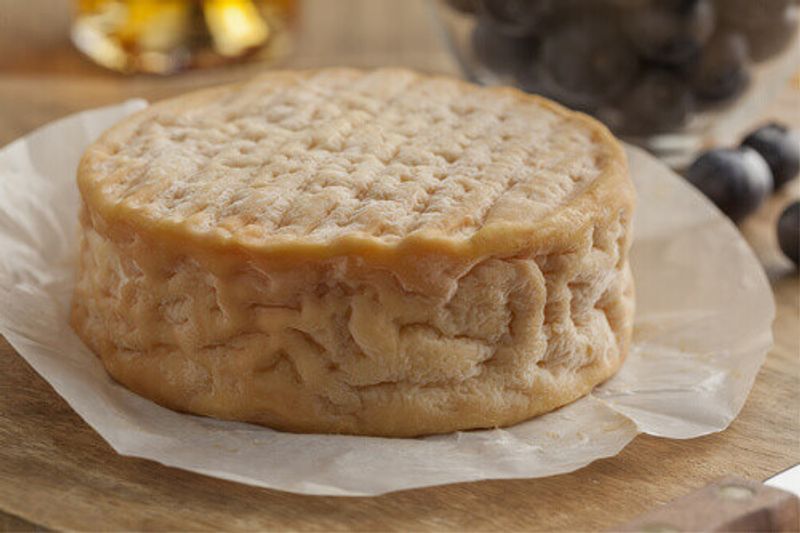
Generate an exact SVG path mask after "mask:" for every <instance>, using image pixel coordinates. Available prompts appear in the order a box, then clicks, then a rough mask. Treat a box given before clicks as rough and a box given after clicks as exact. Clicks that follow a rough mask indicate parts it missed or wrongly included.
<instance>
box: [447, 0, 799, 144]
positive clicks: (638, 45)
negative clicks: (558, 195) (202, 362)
mask: <svg viewBox="0 0 800 533" xmlns="http://www.w3.org/2000/svg"><path fill="white" fill-rule="evenodd" d="M448 3H450V5H451V6H453V7H454V8H456V9H458V10H460V11H462V12H464V13H468V14H470V15H471V16H473V17H474V18H475V20H476V24H475V28H474V31H473V33H472V48H473V51H474V55H475V57H476V58H477V59H478V60H479V61H480V63H481V64H482V65H483V66H484V67H486V68H488V69H489V70H491V71H493V72H495V73H497V74H500V75H502V76H504V77H507V78H510V79H511V80H512V81H513V83H515V84H517V85H518V86H520V87H522V88H523V89H525V90H527V91H530V92H535V93H538V94H543V95H545V96H548V97H550V98H553V99H554V100H557V101H560V102H561V103H563V104H565V105H567V106H569V107H572V108H575V109H579V110H582V111H586V112H589V113H592V114H594V115H596V116H598V117H599V118H600V119H601V120H603V121H605V122H606V123H607V124H608V125H609V126H610V127H611V128H612V129H614V130H615V131H617V132H618V133H622V134H628V135H650V134H655V133H663V132H667V131H672V130H675V129H677V128H680V127H682V126H683V125H684V124H685V122H686V121H687V119H688V118H689V117H690V115H691V113H692V112H693V111H694V110H697V109H703V108H708V107H711V106H719V105H721V104H725V103H727V102H731V101H733V100H735V98H736V97H737V96H738V95H739V94H740V93H741V92H742V91H743V89H744V88H745V87H747V85H748V83H749V82H750V77H751V69H750V65H751V64H752V63H754V62H758V61H763V60H765V59H768V58H770V57H773V56H774V55H776V54H778V53H780V52H781V51H782V50H783V49H785V48H786V47H787V46H789V44H790V43H791V42H792V38H793V36H794V33H795V31H796V30H797V27H798V19H800V5H799V4H798V0H449V2H448Z"/></svg>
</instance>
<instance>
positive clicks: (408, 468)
mask: <svg viewBox="0 0 800 533" xmlns="http://www.w3.org/2000/svg"><path fill="white" fill-rule="evenodd" d="M145 105H146V103H145V102H142V101H129V102H126V103H124V104H121V105H117V106H112V107H107V108H103V109H97V110H92V111H87V112H84V113H80V114H77V115H74V116H71V117H68V118H66V119H63V120H60V121H58V122H54V123H52V124H50V125H47V126H45V127H44V128H42V129H40V130H38V131H36V132H34V133H32V134H30V135H28V136H27V137H25V138H23V139H20V140H18V141H16V142H14V143H12V144H10V145H8V146H7V147H6V148H4V149H3V150H2V151H0V333H2V334H3V335H4V336H5V337H6V339H8V341H9V342H10V343H11V344H12V345H13V346H14V347H15V348H16V349H17V351H18V352H19V354H20V355H21V356H22V357H24V358H25V360H26V361H28V363H29V364H30V365H31V366H32V367H33V368H34V369H35V370H36V371H37V372H38V373H39V374H40V375H41V376H42V377H44V379H46V380H47V381H48V382H49V383H50V384H51V385H52V386H53V388H54V389H55V390H56V391H57V392H58V393H59V394H60V395H61V396H62V397H63V398H64V399H65V400H66V401H67V402H68V403H69V404H70V405H71V406H72V408H73V409H75V411H77V412H78V414H79V415H80V416H81V417H83V419H84V420H86V422H88V423H89V425H91V426H92V427H93V428H94V429H95V430H96V431H97V432H98V433H99V434H100V435H101V436H102V437H103V438H104V439H105V440H106V441H108V442H109V443H110V444H111V446H113V448H114V449H115V450H116V451H118V452H119V453H121V454H124V455H131V456H136V457H144V458H147V459H152V460H154V461H158V462H160V463H163V464H166V465H170V466H175V467H179V468H183V469H186V470H191V471H194V472H200V473H203V474H207V475H210V476H216V477H220V478H224V479H229V480H233V481H240V482H242V483H248V484H252V485H258V486H261V487H268V488H274V489H280V490H285V491H292V492H298V493H304V494H328V495H354V496H355V495H377V494H381V493H385V492H389V491H394V490H401V489H409V488H413V487H424V486H429V485H437V484H443V483H453V482H458V481H470V480H479V479H498V478H520V477H543V476H551V475H554V474H561V473H564V472H570V471H572V470H576V469H578V468H581V467H582V466H584V465H586V464H588V463H590V462H592V461H594V460H596V459H600V458H602V457H609V456H613V455H616V454H617V453H618V452H619V451H620V450H622V448H624V447H625V445H627V444H628V443H629V442H630V441H631V440H632V439H633V438H634V437H635V436H636V435H637V434H638V433H648V434H651V435H658V436H660V437H667V438H678V439H687V438H692V437H697V436H700V435H705V434H707V433H713V432H716V431H720V430H723V429H725V428H726V427H727V426H728V424H729V423H730V422H731V420H733V418H734V417H735V416H736V415H737V413H738V412H739V410H740V409H741V407H742V404H743V403H744V401H745V398H746V397H747V394H748V392H749V390H750V388H751V386H752V383H753V380H754V379H755V376H756V373H757V372H758V369H759V367H760V365H761V364H762V362H763V361H764V357H765V354H766V352H767V350H768V349H769V348H770V346H771V342H772V335H771V323H772V319H773V315H774V304H773V300H772V293H771V291H770V287H769V284H768V283H767V280H766V277H765V276H764V274H763V271H762V269H761V267H760V265H759V264H758V262H757V260H756V258H755V257H754V255H753V253H752V252H751V251H750V249H749V248H748V246H747V244H746V243H745V242H744V241H743V240H742V238H741V237H740V235H739V233H738V232H737V231H736V228H735V227H734V226H733V225H732V224H731V223H730V222H728V220H727V219H725V218H724V217H723V216H722V215H721V214H720V213H719V212H718V211H717V210H716V209H715V208H714V207H713V206H711V205H710V204H709V203H708V202H707V201H706V200H705V199H704V198H702V197H701V196H700V195H699V194H698V193H697V192H695V191H694V190H693V189H692V188H691V187H689V186H688V185H686V184H685V183H684V182H683V181H682V180H681V179H680V178H678V177H677V176H676V175H674V174H673V173H672V172H670V171H669V170H668V169H667V168H665V167H664V166H663V165H661V164H660V163H658V162H657V161H656V160H655V159H653V158H651V157H650V156H648V155H646V154H645V153H644V152H641V151H639V150H637V149H634V148H629V150H628V155H629V157H630V164H631V171H632V175H633V177H634V180H635V182H636V187H637V189H638V191H639V207H638V211H637V217H636V220H635V228H636V229H635V232H636V239H635V244H634V247H633V252H632V263H633V270H634V275H635V278H636V286H637V294H638V310H637V316H636V332H635V343H634V349H633V351H632V353H631V354H630V356H629V359H628V361H627V362H626V363H625V365H624V366H623V368H622V370H621V371H620V372H619V374H618V375H617V376H616V377H614V378H613V379H611V380H610V381H609V382H608V383H606V384H604V385H603V386H601V387H599V388H598V389H597V390H595V391H594V393H593V394H591V395H589V396H587V397H585V398H583V399H581V400H579V401H577V402H575V403H573V404H571V405H568V406H566V407H564V408H562V409H559V410H557V411H555V412H553V413H550V414H547V415H544V416H541V417H539V418H535V419H533V420H530V421H528V422H524V423H521V424H518V425H516V426H514V427H510V428H506V429H495V430H486V431H468V432H460V433H454V434H449V435H438V436H432V437H426V438H417V439H383V438H369V437H350V436H336V435H296V434H291V433H282V432H279V431H273V430H270V429H266V428H262V427H257V426H252V425H248V424H241V423H235V422H224V421H218V420H212V419H209V418H202V417H197V416H191V415H185V414H179V413H176V412H173V411H170V410H168V409H165V408H162V407H159V406H158V405H156V404H154V403H152V402H150V401H148V400H145V399H143V398H141V397H139V396H136V395H135V394H133V393H131V392H128V391H127V390H126V389H124V388H123V387H121V386H119V385H117V384H116V383H115V382H113V381H112V380H111V379H110V378H109V377H108V376H107V375H106V373H105V371H104V370H103V367H102V366H101V364H100V362H99V360H98V359H97V358H96V357H95V356H94V355H93V354H92V353H91V352H90V351H89V350H88V349H87V348H86V347H85V346H84V345H83V344H82V343H81V341H80V340H79V339H78V337H77V336H76V335H75V334H74V333H73V332H72V330H71V329H70V327H69V325H68V324H67V316H68V308H69V302H70V297H71V293H72V285H73V277H74V270H75V258H76V251H77V210H78V191H77V188H76V186H75V169H76V165H77V162H78V159H79V157H80V155H81V153H82V151H83V149H84V148H85V147H86V146H87V145H88V144H89V143H90V142H91V141H93V140H94V139H95V138H96V137H97V136H98V135H99V134H100V133H101V132H102V131H103V130H104V129H106V128H107V127H109V126H110V125H112V124H113V123H114V122H116V121H117V120H119V119H121V118H122V117H124V116H126V115H128V114H129V113H132V112H134V111H136V110H138V109H140V108H142V107H144V106H145Z"/></svg>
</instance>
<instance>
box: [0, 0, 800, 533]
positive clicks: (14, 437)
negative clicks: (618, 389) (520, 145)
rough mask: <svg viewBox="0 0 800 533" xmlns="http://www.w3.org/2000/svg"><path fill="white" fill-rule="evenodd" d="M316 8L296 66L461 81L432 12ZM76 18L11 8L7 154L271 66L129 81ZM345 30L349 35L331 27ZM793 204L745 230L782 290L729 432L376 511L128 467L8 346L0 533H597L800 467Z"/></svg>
mask: <svg viewBox="0 0 800 533" xmlns="http://www.w3.org/2000/svg"><path fill="white" fill-rule="evenodd" d="M0 1H2V0H0ZM304 5H305V8H304V10H303V16H302V21H303V24H302V26H301V27H302V30H301V31H302V32H303V36H302V37H301V39H300V46H299V47H298V49H297V51H296V53H295V54H294V55H293V56H292V57H291V58H290V59H289V60H288V61H287V62H286V64H287V65H291V66H316V65H325V64H350V65H357V66H371V65H378V64H402V65H408V66H412V67H416V68H420V69H423V70H431V71H440V72H450V73H455V72H456V67H455V64H454V63H453V62H452V61H451V60H450V59H449V57H448V56H447V53H446V51H445V50H444V49H442V48H441V47H440V43H439V42H438V37H437V36H436V35H435V32H434V29H433V26H432V24H431V22H430V18H429V16H428V13H427V8H426V5H425V3H424V2H423V1H422V0H415V1H409V0H407V1H405V2H396V1H393V0H347V1H345V0H337V1H336V2H330V1H328V0H317V1H315V2H312V1H307V2H305V3H304ZM68 8H69V4H68V3H67V2H64V1H61V2H53V1H52V0H26V1H25V2H11V1H10V0H6V1H3V2H2V6H0V116H1V117H2V120H0V144H4V143H6V142H9V141H11V140H12V139H14V138H16V137H18V136H20V135H23V134H25V133H27V132H28V131H30V130H31V129H33V128H35V127H36V126H38V125H40V124H43V123H45V122H47V121H50V120H53V119H55V118H58V117H60V116H63V115H65V114H68V113H70V112H73V111H76V110H80V109H85V108H89V107H94V106H98V105H103V104H108V103H114V102H118V101H120V100H123V99H125V98H129V97H133V96H141V97H145V98H148V99H157V98H161V97H166V96H169V95H172V94H176V93H179V92H183V91H185V90H188V89H191V88H195V87H199V86H204V85H210V84H214V83H220V82H223V81H229V80H232V79H238V78H241V77H245V76H249V75H251V74H252V73H253V72H254V71H257V70H259V69H261V68H264V67H263V66H261V65H250V66H245V67H240V68H235V69H229V70H216V71H206V72H193V73H188V74H186V75H181V76H177V77H171V78H158V77H150V76H137V77H133V78H122V77H119V76H116V75H114V74H110V73H106V72H104V71H102V70H100V69H98V68H96V67H94V66H92V65H90V64H88V63H87V62H85V61H84V60H82V59H81V58H80V57H79V56H78V55H77V53H75V52H74V51H73V50H72V48H71V47H70V46H69V44H68V43H67V41H66V35H67V31H68V17H69V9H68ZM339 12H341V13H345V14H346V15H342V14H341V13H339ZM342 17H344V19H346V21H347V24H346V27H345V31H342V28H343V26H342V25H341V24H339V23H331V22H330V21H332V20H333V21H341V20H343V18H342ZM798 110H800V89H799V88H787V90H786V91H785V94H783V95H782V96H781V98H780V99H779V100H778V101H776V102H774V103H773V104H772V107H771V109H770V110H769V111H768V112H767V113H766V114H765V117H766V116H773V117H776V118H778V117H779V118H781V119H783V120H789V121H791V122H792V123H793V124H794V125H795V126H797V127H800V116H798V113H800V111H798ZM797 196H798V182H797V180H796V181H795V182H793V183H792V184H791V185H790V187H789V188H788V189H787V190H786V191H784V192H782V193H781V194H780V195H777V196H776V197H775V198H773V199H772V200H770V202H769V203H768V204H767V205H766V206H765V207H764V209H762V210H761V212H759V213H758V214H757V215H756V216H755V217H753V218H752V219H750V220H748V221H747V223H746V224H745V225H744V226H743V231H744V233H745V235H746V236H747V238H748V240H749V241H750V242H751V243H752V244H753V246H754V249H755V250H756V252H757V254H758V255H759V257H760V258H761V259H762V261H763V262H764V265H765V268H766V270H767V272H768V274H769V276H770V279H771V281H772V285H773V289H774V291H775V298H776V304H777V308H778V314H777V318H776V320H775V326H774V333H775V347H774V348H773V350H772V351H771V352H770V354H769V356H768V359H767V362H766V364H765V366H764V368H763V369H762V370H761V373H760V374H759V377H758V379H757V380H756V383H755V386H754V389H753V392H752V394H751V396H750V398H749V399H748V401H747V403H746V405H745V407H744V409H743V411H742V413H741V415H740V416H739V417H738V418H737V419H736V420H735V421H734V422H733V424H732V425H731V427H730V428H729V429H728V430H727V431H725V432H723V433H720V434H716V435H710V436H707V437H703V438H698V439H692V440H684V441H679V440H664V439H657V438H653V437H639V438H637V439H636V440H635V441H634V442H633V443H632V444H631V445H630V446H628V448H626V449H625V450H624V451H623V452H622V453H620V454H619V455H618V456H617V457H614V458H612V459H606V460H602V461H598V462H596V463H594V464H592V465H591V466H589V467H587V468H584V469H582V470H580V471H578V472H575V473H572V474H567V475H561V476H556V477H552V478H547V479H536V480H513V481H484V482H478V483H463V484H457V485H450V486H445V487H436V488H429V489H421V490H412V491H404V492H399V493H393V494H388V495H385V496H381V497H377V498H332V497H309V496H298V495H294V494H289V493H283V492H278V491H270V490H264V489H256V488H252V487H248V486H245V485H240V484H236V483H231V482H227V481H221V480H217V479H213V478H208V477H204V476H201V475H197V474H193V473H189V472H184V471H181V470H177V469H173V468H169V467H165V466H162V465H160V464H157V463H153V462H150V461H146V460H141V459H132V458H127V457H122V456H120V455H117V454H116V453H115V452H114V451H113V450H111V448H110V447H109V446H108V445H107V444H106V443H105V442H104V441H103V440H102V439H101V438H100V437H99V436H98V435H97V434H96V433H95V432H94V431H93V430H91V429H90V428H89V427H88V426H87V425H86V424H85V423H84V422H83V421H82V420H81V419H80V418H79V417H78V416H77V415H76V414H75V413H74V412H73V411H72V410H71V409H70V408H69V407H68V406H67V405H66V403H65V402H64V401H63V400H61V398H60V397H59V396H57V395H56V394H55V393H54V392H53V390H52V389H51V388H50V386H49V385H48V384H47V383H46V382H45V381H44V380H42V379H41V378H40V377H39V376H38V375H37V374H36V373H35V372H33V371H32V370H31V369H30V367H28V365H27V364H26V363H25V362H24V360H22V358H20V357H19V356H17V355H16V354H15V353H14V350H13V349H12V348H11V347H10V346H8V344H7V343H5V341H4V340H1V339H0V391H1V392H0V510H2V511H4V512H5V513H6V514H5V515H0V528H2V529H10V530H16V529H24V528H33V527H35V526H41V527H46V528H52V529H80V530H86V529H106V530H108V529H114V530H117V529H147V530H151V529H152V530H168V529H170V530H175V529H180V530H187V529H224V530H234V529H273V530H274V529H279V530H284V529H291V530H309V531H319V530H345V529H347V530H352V529H356V530H410V529H413V530H448V531H452V530H530V529H539V530H554V529H566V530H587V529H600V528H608V527H611V526H613V525H615V524H619V523H622V522H624V521H627V520H630V519H631V518H633V517H634V516H636V515H638V514H640V513H642V512H644V511H645V510H647V509H650V508H652V507H653V506H655V505H657V504H659V503H664V502H666V501H669V500H672V499H674V498H676V497H678V496H681V495H683V494H686V493H688V492H690V491H691V490H692V489H696V488H699V487H701V486H703V485H705V484H706V483H708V482H710V481H711V480H713V479H716V478H718V477H721V476H723V475H726V474H734V475H738V476H743V477H747V478H751V479H759V480H760V479H764V478H766V477H768V476H769V475H772V474H774V473H775V472H778V471H779V470H782V469H784V468H786V467H788V466H790V465H793V464H795V463H798V462H800V327H799V326H798V323H799V322H800V302H799V301H798V298H799V296H800V285H799V283H798V277H797V275H796V274H795V273H794V270H793V269H792V268H791V266H790V265H789V263H788V262H787V260H786V259H784V258H783V257H782V256H781V255H780V253H779V252H778V251H777V248H776V243H775V237H774V227H775V219H776V217H777V215H778V213H779V211H780V209H781V207H782V206H783V205H785V204H786V203H787V202H788V201H790V199H791V198H796V197H797Z"/></svg>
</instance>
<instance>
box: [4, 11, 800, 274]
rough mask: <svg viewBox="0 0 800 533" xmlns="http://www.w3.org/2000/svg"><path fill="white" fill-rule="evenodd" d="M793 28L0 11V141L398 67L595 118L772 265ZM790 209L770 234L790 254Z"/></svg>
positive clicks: (677, 16) (544, 17)
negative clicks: (643, 152) (136, 104)
mask: <svg viewBox="0 0 800 533" xmlns="http://www.w3.org/2000/svg"><path fill="white" fill-rule="evenodd" d="M799 25H800V0H402V1H401V0H0V116H2V117H3V119H2V121H0V145H3V144H6V143H8V142H10V141H11V140H13V139H14V138H16V137H18V136H20V135H22V134H24V133H27V132H28V131H30V130H32V129H33V128H35V127H37V126H39V125H41V124H44V123H45V122H48V121H50V120H53V119H55V118H58V117H61V116H64V115H66V114H69V113H71V112H74V111H79V110H82V109H87V108H91V107H97V106H102V105H107V104H113V103H117V102H120V101H123V100H125V99H128V98H133V97H139V98H145V99H147V100H150V101H154V100H158V99H161V98H165V97H169V96H173V95H176V94H180V93H183V92H186V91H189V90H192V89H196V88H201V87H205V86H209V85H215V84H220V83H226V82H231V81H235V80H239V79H243V78H248V77H250V76H253V75H255V74H257V73H258V72H261V71H264V70H266V69H270V68H307V67H321V66H332V65H340V66H356V67H377V66H386V65H400V66H407V67H411V68H415V69H418V70H422V71H425V72H437V73H444V74H450V75H454V76H461V77H464V78H467V79H470V80H472V81H475V82H478V83H482V84H506V85H515V86H517V87H519V88H521V89H523V90H526V91H529V92H532V93H539V94H543V95H545V96H548V97H550V98H553V99H555V100H558V101H560V102H562V103H564V104H565V105H567V106H569V107H572V108H575V109H579V110H581V111H584V112H587V113H590V114H593V115H594V116H596V117H597V118H599V119H600V120H602V121H603V122H605V123H606V124H607V125H608V126H609V127H610V128H612V130H614V132H615V133H617V134H618V135H620V136H622V138H623V139H624V140H626V141H629V142H632V143H635V144H638V145H640V146H643V147H645V148H646V149H648V150H650V151H651V152H652V153H654V154H655V155H657V156H658V157H660V158H661V159H662V160H663V161H664V162H666V163H667V164H669V165H671V166H672V167H673V168H675V169H677V170H678V171H679V172H681V173H683V174H684V175H685V176H686V177H687V178H688V179H689V180H690V181H691V182H692V183H693V184H694V185H695V186H697V187H698V188H700V189H701V190H702V191H703V192H704V193H705V194H706V195H707V196H709V198H710V199H711V200H712V201H713V202H715V203H716V204H717V206H718V207H720V209H722V210H723V211H724V212H725V213H726V214H728V216H729V217H730V218H731V219H732V220H734V222H737V223H740V227H741V228H742V230H743V232H744V233H745V235H746V236H748V234H749V233H752V234H753V235H750V236H749V238H750V241H751V243H752V244H753V246H754V247H755V248H756V251H757V252H759V254H760V255H761V256H762V260H763V261H764V263H765V265H770V264H773V263H774V264H777V265H778V266H777V267H776V268H777V271H779V272H782V271H785V269H786V266H787V261H786V259H785V256H786V254H787V253H786V252H785V251H784V252H783V253H782V252H781V251H780V250H779V247H778V246H777V243H776V236H775V227H776V223H777V220H778V219H779V217H780V215H781V213H782V212H783V210H784V208H785V207H786V206H787V205H788V204H789V203H791V202H792V201H793V200H794V199H795V198H796V197H797V196H798V180H796V179H794V178H795V176H796V175H797V173H798V167H799V166H800V160H798V158H800V140H798V137H797V129H798V128H800V33H798V26H799ZM771 121H777V122H778V124H775V125H771V126H769V127H767V128H760V129H758V130H757V131H756V128H759V127H761V126H763V125H765V124H768V123H770V122H771ZM792 130H794V131H792ZM740 143H741V146H740ZM751 148H752V150H751ZM712 149H713V150H712ZM708 150H712V153H711V155H705V156H704V158H698V155H699V154H703V153H704V152H705V151H708ZM753 150H755V151H757V152H758V154H754V153H753ZM767 166H769V168H767ZM796 205H797V204H796V203H795V206H796ZM798 212H800V207H795V208H794V211H792V213H794V214H792V213H790V215H791V216H790V217H789V218H784V220H788V222H785V223H784V224H783V226H782V227H784V228H788V230H786V231H784V241H785V242H786V243H788V246H789V247H790V248H792V247H793V250H794V255H795V256H796V250H797V246H796V241H797V238H796V237H795V236H796V234H797V233H796V229H795V228H796V226H797V225H798V223H796V222H795V219H796V218H797V216H798V214H797V213H798ZM792 217H794V218H792ZM757 235H760V237H759V236H757ZM790 252H791V250H790ZM791 256H792V253H789V257H791ZM769 268H770V267H769V266H768V270H769Z"/></svg>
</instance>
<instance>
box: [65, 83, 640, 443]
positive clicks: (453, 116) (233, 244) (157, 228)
mask: <svg viewBox="0 0 800 533" xmlns="http://www.w3.org/2000/svg"><path fill="white" fill-rule="evenodd" d="M77 179H78V186H79V189H80V193H81V198H82V211H81V215H80V228H81V236H82V244H81V249H80V265H79V270H78V278H77V284H76V288H75V293H74V299H73V308H72V324H73V327H74V329H75V331H76V332H77V333H78V334H79V335H80V337H81V338H82V339H83V340H84V342H85V343H86V344H87V345H88V346H89V347H90V348H91V349H92V350H93V351H94V352H95V353H96V354H97V355H98V356H99V357H100V359H101V360H102V362H103V364H104V366H105V368H106V369H107V370H108V372H109V373H110V375H111V376H112V377H113V378H114V379H116V380H117V381H118V382H120V383H122V384H123V385H125V386H126V387H128V388H129V389H131V390H133V391H135V392H137V393H138V394H140V395H142V396H144V397H146V398H149V399H152V400H154V401H155V402H158V403H159V404H162V405H164V406H167V407H170V408H173V409H176V410H180V411H184V412H189V413H196V414H201V415H208V416H212V417H218V418H223V419H231V420H242V421H248V422H254V423H257V424H263V425H266V426H269V427H272V428H276V429H280V430H287V431H297V432H324V433H346V434H361V435H380V436H416V435H424V434H432V433H442V432H450V431H455V430H464V429H470V428H488V427H497V426H506V425H510V424H514V423H517V422H520V421H522V420H525V419H528V418H530V417H532V416H535V415H539V414H542V413H545V412H548V411H551V410H553V409H555V408H557V407H559V406H562V405H564V404H566V403H569V402H571V401H574V400H575V399H577V398H579V397H581V396H583V395H585V394H586V393H588V392H589V391H590V390H591V389H592V388H593V387H594V386H595V385H597V384H598V383H601V382H602V381H604V380H606V379H607V378H609V377H610V376H612V375H613V374H614V372H615V371H616V370H617V369H618V368H619V366H620V365H621V363H622V361H623V360H624V358H625V355H626V353H627V351H628V346H629V344H630V337H631V330H632V318H633V308H634V299H633V282H632V278H631V273H630V269H629V266H628V250H629V248H630V244H631V218H632V213H633V208H634V201H635V197H634V191H633V186H632V184H631V181H630V177H629V175H628V169H627V163H626V160H625V156H624V152H623V150H622V148H621V146H620V144H619V143H618V142H617V141H616V140H615V139H614V138H613V136H612V135H611V134H610V133H609V132H608V131H607V130H606V128H604V127H603V126H602V125H601V124H599V123H598V122H596V121H594V120H593V119H591V118H589V117H587V116H585V115H583V114H580V113H575V112H572V111H569V110H566V109H564V108H563V107H561V106H559V105H557V104H555V103H553V102H550V101H549V100H546V99H543V98H540V97H536V96H531V95H526V94H524V93H522V92H519V91H517V90H514V89H508V88H482V87H478V86H475V85H472V84H469V83H466V82H462V81H459V80H455V79H450V78H446V77H438V76H429V75H423V74H419V73H415V72H412V71H409V70H403V69H379V70H373V71H361V70H353V69H324V70H314V71H283V72H279V71H276V72H270V73H267V74H264V75H262V76H260V77H257V78H255V79H252V80H250V81H247V82H245V83H240V84H236V85H231V86H225V87H222V88H215V89H210V90H204V91H200V92H196V93H192V94H188V95H184V96H181V97H178V98H174V99H171V100H167V101H164V102H161V103H158V104H156V105H153V106H151V107H149V108H147V109H145V110H143V111H141V112H139V113H137V114H135V115H132V116H131V117H129V118H127V119H125V120H123V121H122V122H121V123H119V124H118V125H116V126H115V127H113V128H112V129H110V130H109V131H108V132H106V133H105V134H104V135H103V136H102V137H101V138H100V139H99V140H98V141H97V142H95V143H94V144H93V145H92V146H90V147H89V148H88V150H87V151H86V153H85V154H84V157H83V159H82V161H81V164H80V166H79V169H78V176H77Z"/></svg>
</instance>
